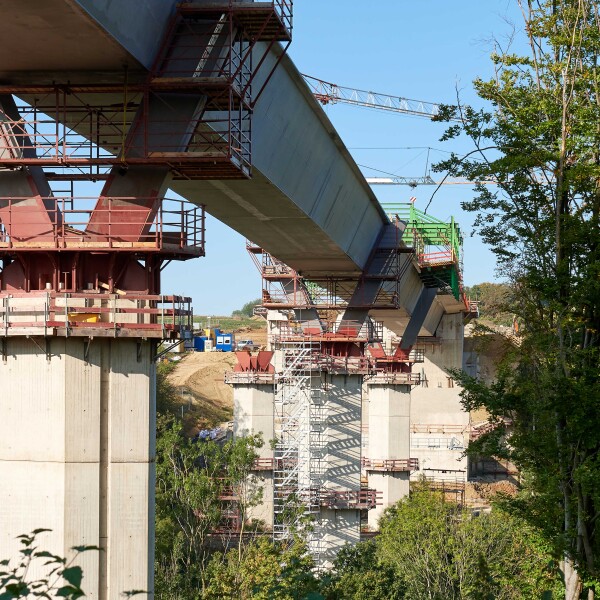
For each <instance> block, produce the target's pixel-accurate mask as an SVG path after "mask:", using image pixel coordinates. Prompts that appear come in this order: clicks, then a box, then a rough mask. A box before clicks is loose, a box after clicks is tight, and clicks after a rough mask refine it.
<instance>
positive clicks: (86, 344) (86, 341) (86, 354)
mask: <svg viewBox="0 0 600 600" xmlns="http://www.w3.org/2000/svg"><path fill="white" fill-rule="evenodd" d="M93 339H94V338H92V337H89V338H83V360H84V361H85V362H86V363H87V364H89V363H90V345H91V343H92V340H93Z"/></svg>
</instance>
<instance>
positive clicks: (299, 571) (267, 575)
mask: <svg viewBox="0 0 600 600" xmlns="http://www.w3.org/2000/svg"><path fill="white" fill-rule="evenodd" d="M313 568H314V563H313V561H312V558H311V557H310V555H309V554H308V553H307V552H306V546H305V545H304V544H303V543H302V541H301V540H297V542H296V544H294V545H292V546H291V547H287V546H283V545H280V544H274V543H273V542H272V541H271V540H270V539H269V538H267V537H261V538H258V539H256V540H255V541H253V542H251V543H249V544H248V546H247V548H246V551H245V553H244V555H243V558H242V560H241V561H240V560H239V556H238V554H237V551H233V550H232V551H230V552H228V553H227V554H226V555H225V556H224V557H221V556H218V555H215V556H214V557H213V560H212V563H211V574H210V584H209V586H208V588H207V590H206V598H211V599H214V600H217V599H221V598H222V599H226V598H227V599H230V598H235V599H239V600H249V599H250V598H252V599H253V600H318V599H322V598H323V597H322V596H321V595H320V594H319V593H318V587H319V582H318V580H317V578H316V577H315V575H314V574H313Z"/></svg>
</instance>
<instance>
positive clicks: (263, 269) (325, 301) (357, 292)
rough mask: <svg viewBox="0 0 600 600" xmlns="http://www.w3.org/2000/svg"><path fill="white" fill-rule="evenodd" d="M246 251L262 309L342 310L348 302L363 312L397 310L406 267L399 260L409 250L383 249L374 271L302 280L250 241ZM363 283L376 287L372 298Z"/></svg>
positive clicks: (406, 264)
mask: <svg viewBox="0 0 600 600" xmlns="http://www.w3.org/2000/svg"><path fill="white" fill-rule="evenodd" d="M246 249H247V251H248V253H249V254H250V256H251V257H252V260H253V262H254V264H255V265H256V267H257V268H258V270H259V272H260V274H261V277H262V306H263V307H264V308H266V309H273V310H285V309H313V308H314V309H317V310H319V309H320V310H342V309H344V308H347V307H348V306H349V305H350V303H352V308H358V309H367V310H368V309H395V308H398V307H399V299H400V280H401V278H402V276H403V274H404V272H405V271H406V269H407V268H408V266H409V264H410V263H409V262H408V261H402V260H401V256H402V255H404V254H406V253H407V252H409V253H410V249H406V248H403V247H397V248H396V249H383V250H380V251H378V252H376V253H375V256H374V257H373V258H372V261H377V262H378V266H379V267H380V268H379V269H378V272H375V273H369V272H366V273H364V274H362V275H359V274H357V275H355V276H347V277H327V276H325V277H319V278H314V277H313V278H311V279H306V278H304V277H303V276H301V275H299V274H298V273H297V272H296V271H295V270H294V269H292V268H291V267H289V266H288V265H286V264H285V263H284V262H283V261H280V260H279V259H277V258H276V257H274V256H273V255H271V254H269V253H268V252H266V251H265V250H263V249H262V248H261V247H259V246H256V245H255V244H253V243H252V242H250V241H247V242H246ZM378 255H379V256H378ZM382 257H383V260H382ZM366 282H375V283H377V284H378V288H377V292H376V294H375V296H374V297H373V296H372V294H371V292H370V290H369V291H367V290H366V288H365V286H364V284H365V283H366Z"/></svg>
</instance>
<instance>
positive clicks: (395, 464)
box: [361, 457, 419, 472]
mask: <svg viewBox="0 0 600 600" xmlns="http://www.w3.org/2000/svg"><path fill="white" fill-rule="evenodd" d="M361 465H362V467H363V469H366V470H367V471H390V472H410V471H417V470H418V469H419V459H418V458H405V459H398V458H385V459H373V458H364V457H363V458H362V460H361Z"/></svg>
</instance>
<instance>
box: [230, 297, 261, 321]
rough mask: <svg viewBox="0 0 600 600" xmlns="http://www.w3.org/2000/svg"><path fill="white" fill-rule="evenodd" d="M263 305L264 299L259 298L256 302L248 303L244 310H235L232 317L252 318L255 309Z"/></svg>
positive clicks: (243, 307)
mask: <svg viewBox="0 0 600 600" xmlns="http://www.w3.org/2000/svg"><path fill="white" fill-rule="evenodd" d="M261 304H262V298H257V299H256V300H250V302H246V304H244V306H242V308H239V309H238V310H234V311H233V312H232V313H231V316H232V317H251V316H252V315H253V314H254V312H253V311H254V307H255V306H260V305H261Z"/></svg>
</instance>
